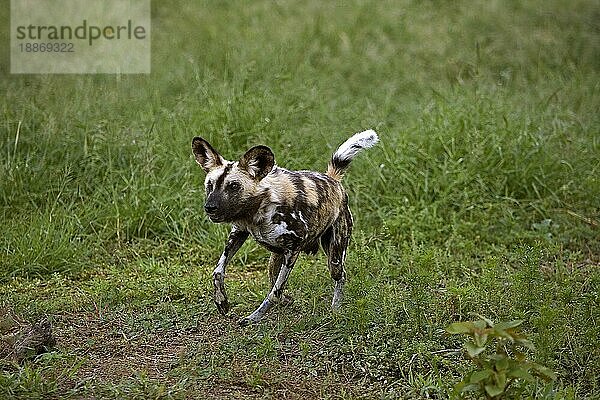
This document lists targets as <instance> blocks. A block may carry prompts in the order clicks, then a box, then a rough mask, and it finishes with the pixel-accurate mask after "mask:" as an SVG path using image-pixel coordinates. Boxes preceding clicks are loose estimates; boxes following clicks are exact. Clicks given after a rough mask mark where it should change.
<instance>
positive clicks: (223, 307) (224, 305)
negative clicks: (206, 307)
mask: <svg viewBox="0 0 600 400" xmlns="http://www.w3.org/2000/svg"><path fill="white" fill-rule="evenodd" d="M215 305H216V306H217V310H219V312H220V313H221V314H222V315H227V313H228V312H229V310H230V309H231V305H230V304H229V301H227V298H226V297H225V298H224V299H223V300H221V301H217V300H216V299H215Z"/></svg>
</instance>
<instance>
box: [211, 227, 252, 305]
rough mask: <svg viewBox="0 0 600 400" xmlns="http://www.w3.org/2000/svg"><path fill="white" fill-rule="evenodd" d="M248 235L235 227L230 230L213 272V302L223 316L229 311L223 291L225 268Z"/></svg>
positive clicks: (225, 293)
mask: <svg viewBox="0 0 600 400" xmlns="http://www.w3.org/2000/svg"><path fill="white" fill-rule="evenodd" d="M248 235H249V233H248V232H246V231H241V230H239V229H238V228H236V227H235V226H234V227H233V228H232V229H231V232H230V233H229V238H228V239H227V244H226V245H225V249H224V250H223V253H222V254H221V257H220V258H219V262H218V263H217V267H216V268H215V270H214V271H213V286H214V288H215V293H214V300H215V304H216V306H217V309H218V310H219V312H220V313H221V314H223V315H225V314H227V312H228V311H229V300H228V299H227V292H226V291H225V267H227V264H229V261H231V258H232V257H233V255H234V254H235V253H236V252H237V251H238V250H239V249H240V247H242V245H243V244H244V242H245V241H246V239H247V238H248Z"/></svg>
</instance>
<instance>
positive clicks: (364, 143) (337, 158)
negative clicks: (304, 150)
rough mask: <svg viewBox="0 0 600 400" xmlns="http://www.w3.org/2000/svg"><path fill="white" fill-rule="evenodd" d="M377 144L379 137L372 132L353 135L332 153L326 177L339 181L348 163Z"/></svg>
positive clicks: (370, 130)
mask: <svg viewBox="0 0 600 400" xmlns="http://www.w3.org/2000/svg"><path fill="white" fill-rule="evenodd" d="M377 142H379V136H377V133H375V131H374V130H372V129H369V130H368V131H364V132H360V133H356V134H354V135H353V136H352V137H351V138H350V139H348V140H346V141H345V142H344V143H342V145H341V146H340V147H339V148H338V149H337V150H336V151H335V153H333V155H332V156H331V161H330V162H329V166H328V167H327V175H329V176H330V177H332V178H333V179H335V180H337V181H340V180H342V177H343V176H344V173H345V172H346V170H347V169H348V166H349V165H350V162H352V160H353V159H354V157H356V156H357V155H358V153H360V152H361V151H363V150H364V149H368V148H370V147H373V146H375V145H376V144H377Z"/></svg>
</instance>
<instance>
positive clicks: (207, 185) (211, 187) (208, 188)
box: [206, 182, 213, 193]
mask: <svg viewBox="0 0 600 400" xmlns="http://www.w3.org/2000/svg"><path fill="white" fill-rule="evenodd" d="M212 191H213V184H212V182H208V183H207V184H206V193H210V192H212Z"/></svg>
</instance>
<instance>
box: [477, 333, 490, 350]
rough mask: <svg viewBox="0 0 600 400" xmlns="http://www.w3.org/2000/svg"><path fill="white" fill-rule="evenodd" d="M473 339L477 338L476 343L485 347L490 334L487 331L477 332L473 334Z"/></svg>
mask: <svg viewBox="0 0 600 400" xmlns="http://www.w3.org/2000/svg"><path fill="white" fill-rule="evenodd" d="M473 339H474V340H475V344H476V345H477V346H479V347H484V346H485V343H486V342H487V339H488V334H487V333H483V334H479V333H475V334H474V335H473Z"/></svg>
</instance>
